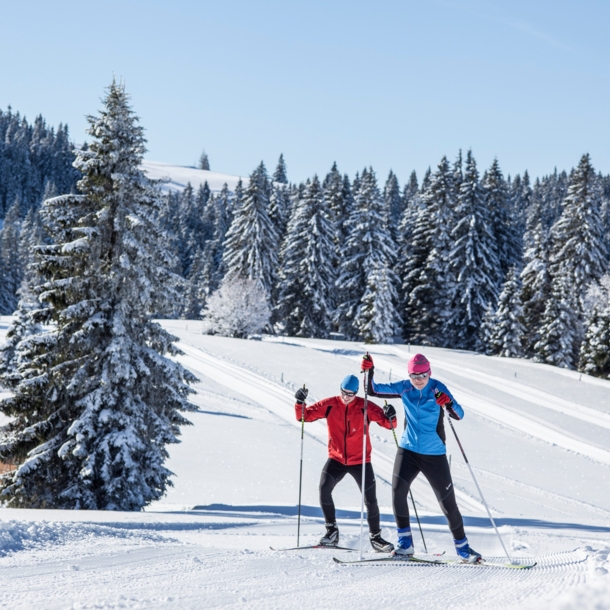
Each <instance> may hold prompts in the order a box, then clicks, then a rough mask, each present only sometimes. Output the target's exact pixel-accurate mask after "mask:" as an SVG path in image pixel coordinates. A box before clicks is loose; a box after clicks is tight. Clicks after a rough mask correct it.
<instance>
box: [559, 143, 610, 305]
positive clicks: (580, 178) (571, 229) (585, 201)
mask: <svg viewBox="0 0 610 610" xmlns="http://www.w3.org/2000/svg"><path fill="white" fill-rule="evenodd" d="M603 234H604V230H603V226H602V220H601V192H600V185H599V179H598V176H597V174H596V173H595V171H594V169H593V166H592V165H591V159H590V157H589V155H588V154H585V155H583V156H582V158H581V160H580V163H579V164H578V167H577V168H576V169H575V170H574V172H573V173H572V177H571V181H570V186H569V187H568V193H567V195H566V197H565V199H564V201H563V210H562V213H561V216H560V218H559V220H557V222H556V223H555V224H554V225H553V227H552V230H551V235H552V239H553V249H552V253H551V275H552V277H553V278H555V277H557V276H560V275H561V276H563V277H564V278H565V279H566V281H567V282H568V284H569V285H571V286H574V287H576V286H578V287H580V288H581V289H583V288H584V289H586V287H587V286H589V284H591V282H595V281H598V280H599V279H600V278H601V276H602V275H603V274H604V272H605V270H606V268H607V265H608V254H607V252H606V249H605V244H604V239H603ZM583 294H584V293H583ZM578 302H579V303H580V306H579V308H578V310H577V313H578V314H579V315H580V314H581V313H582V299H579V300H578Z"/></svg>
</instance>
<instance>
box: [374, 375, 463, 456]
mask: <svg viewBox="0 0 610 610" xmlns="http://www.w3.org/2000/svg"><path fill="white" fill-rule="evenodd" d="M437 389H438V390H440V391H441V392H444V393H445V394H447V395H448V396H449V398H451V400H452V401H453V406H452V407H450V408H449V409H448V413H449V416H450V417H452V418H453V419H462V418H463V417H464V409H462V407H461V406H460V405H459V404H458V403H457V402H456V401H455V398H453V396H452V394H451V392H450V391H449V390H448V389H447V386H446V385H445V384H444V383H441V382H440V381H438V380H436V379H432V378H430V379H429V381H428V383H427V385H426V387H425V388H424V389H423V390H418V389H417V388H415V387H414V386H413V384H412V383H411V382H410V381H409V380H408V379H405V380H403V381H397V382H396V383H375V381H374V380H373V369H371V370H370V372H369V381H368V391H369V394H371V395H372V396H378V397H379V398H386V399H389V398H400V399H401V400H402V404H403V407H404V410H405V431H404V434H403V435H402V437H401V439H400V442H399V443H398V444H399V445H400V446H401V447H402V448H403V449H408V450H409V451H414V452H415V453H422V454H424V455H444V454H445V453H446V452H447V451H446V448H445V439H446V437H445V426H444V419H443V418H444V414H443V411H442V409H441V407H439V406H438V405H437V404H436V400H435V398H434V392H435V391H436V390H437Z"/></svg>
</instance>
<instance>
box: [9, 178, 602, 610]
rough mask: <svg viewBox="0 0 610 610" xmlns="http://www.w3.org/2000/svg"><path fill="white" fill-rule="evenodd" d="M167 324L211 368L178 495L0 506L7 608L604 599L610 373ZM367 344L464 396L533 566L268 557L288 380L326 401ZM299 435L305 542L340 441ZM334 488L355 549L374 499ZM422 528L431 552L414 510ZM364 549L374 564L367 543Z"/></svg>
mask: <svg viewBox="0 0 610 610" xmlns="http://www.w3.org/2000/svg"><path fill="white" fill-rule="evenodd" d="M193 171H197V170H193ZM163 326H164V327H165V328H167V330H169V331H170V332H171V333H172V334H174V335H176V336H177V337H179V341H180V342H179V345H180V347H181V349H182V350H183V351H184V356H182V357H181V358H180V360H181V362H182V363H183V364H184V365H185V366H187V367H188V368H189V369H190V370H192V371H193V373H195V375H197V377H198V378H199V380H200V381H199V383H198V384H197V385H196V390H197V394H196V395H195V396H194V398H193V401H194V402H195V403H196V405H197V406H198V407H199V411H198V412H196V413H193V414H189V416H188V419H190V420H191V422H192V423H193V426H188V427H185V428H184V429H183V436H182V442H181V443H180V444H178V445H172V446H170V447H169V452H170V459H169V460H168V462H167V466H168V468H169V469H170V470H171V471H172V472H173V473H174V474H175V476H174V477H173V481H174V487H173V488H172V489H171V490H170V491H169V492H168V494H167V496H166V497H165V498H164V500H163V501H162V502H159V503H157V504H155V505H153V506H151V507H150V508H149V509H148V510H147V511H146V512H143V513H118V512H115V513H110V512H108V513H101V512H86V511H45V510H36V511H29V510H16V509H2V510H0V520H1V522H0V570H2V573H3V578H2V579H0V596H1V597H2V600H3V602H4V604H5V605H6V607H14V608H17V607H27V608H40V609H43V608H44V609H45V610H46V609H55V608H57V609H59V608H77V607H78V608H119V607H124V608H164V609H165V608H180V609H183V608H203V607H205V608H238V607H239V608H261V609H267V608H271V609H278V610H279V609H280V608H281V609H282V610H284V609H286V608H288V609H290V608H308V609H314V608H333V609H338V610H341V609H343V608H345V609H346V610H347V609H349V610H365V609H367V610H368V608H372V607H396V608H409V610H418V609H420V610H424V609H426V610H428V609H431V608H432V609H434V608H447V607H450V608H477V609H480V608H494V610H499V609H513V608H514V609H516V608H519V609H521V608H526V609H528V608H529V609H534V608H536V610H538V609H540V608H549V609H550V608H553V609H555V608H566V609H567V608H575V607H582V608H608V607H609V606H608V600H609V599H610V575H608V572H609V571H610V493H609V491H608V490H609V483H610V450H609V448H610V398H609V397H610V381H604V380H600V379H594V378H591V377H588V376H586V375H582V376H581V375H580V374H579V373H575V372H574V371H566V370H564V369H558V368H555V367H552V366H548V365H541V364H535V363H533V362H530V361H527V360H519V359H507V358H497V357H486V356H481V355H479V354H475V353H473V352H464V351H455V350H447V349H434V348H420V347H415V346H407V345H366V346H365V345H363V344H360V343H353V342H339V341H337V342H333V341H323V340H315V339H297V338H294V337H284V338H282V337H264V338H263V340H262V341H246V340H239V339H228V338H223V337H210V336H206V335H203V334H201V322H198V321H190V320H188V321H187V320H171V321H163ZM4 329H6V325H4ZM4 332H5V330H4ZM365 349H366V350H368V351H369V352H370V353H371V354H372V355H373V358H374V360H375V369H376V373H375V375H376V377H378V378H379V379H380V380H382V381H386V380H390V379H392V380H396V379H399V378H403V377H404V375H405V371H406V363H407V360H408V358H409V357H410V356H411V355H412V354H413V353H414V352H415V351H420V350H423V351H424V353H425V354H426V355H427V356H428V357H429V358H430V360H431V363H432V375H433V377H435V378H438V379H440V380H442V381H443V382H445V383H446V384H447V385H448V386H449V388H450V389H451V390H452V391H453V393H454V395H455V397H456V399H457V400H458V401H459V402H460V403H461V404H462V406H463V407H464V410H465V413H466V415H465V418H464V420H463V421H460V422H456V429H457V432H458V434H459V436H460V439H461V441H462V443H463V445H464V448H465V451H466V453H467V455H468V458H469V460H470V462H471V465H472V467H473V469H474V471H475V473H476V476H477V478H478V481H479V483H480V485H481V487H482V489H483V492H484V494H485V496H486V499H487V501H488V502H489V504H490V506H491V509H492V512H493V513H494V515H495V517H496V519H497V524H498V526H499V529H500V532H501V534H502V536H503V538H504V541H505V543H506V545H507V547H508V549H509V551H510V553H511V556H513V557H523V558H532V557H535V558H536V560H537V561H538V565H537V566H536V567H535V568H533V569H531V570H529V571H516V570H508V569H495V570H493V571H492V570H490V569H488V568H481V567H472V566H471V567H457V568H456V567H437V566H417V565H414V564H411V565H399V566H383V567H380V566H339V565H337V564H335V563H334V562H333V561H332V557H333V555H336V556H340V557H342V558H345V559H347V558H354V557H357V553H349V552H345V551H327V550H324V551H316V550H301V551H297V552H280V553H278V552H274V551H272V550H270V549H269V547H270V546H272V547H275V548H281V547H287V546H293V545H294V544H295V542H296V504H297V498H298V475H299V457H300V423H299V422H298V421H296V420H295V417H294V406H293V405H294V403H293V395H294V391H295V389H296V388H297V387H301V386H302V385H303V383H306V384H307V387H308V388H309V389H310V397H311V398H312V400H314V399H320V398H323V397H325V396H329V395H334V394H336V393H337V389H338V384H339V382H340V380H341V379H342V378H343V377H344V376H345V375H346V374H348V373H355V374H357V373H358V365H359V360H360V358H361V356H362V354H363V352H364V351H365ZM374 400H375V399H374ZM378 402H379V401H378ZM391 402H393V403H394V404H395V406H396V407H397V408H398V407H399V406H400V405H399V403H398V401H396V400H393V401H391ZM398 410H399V413H400V417H399V419H400V421H399V429H401V428H402V413H401V410H400V408H399V409H398ZM305 432H306V436H305V444H304V465H303V515H304V516H303V520H302V524H301V544H311V543H313V542H315V541H316V540H317V538H318V537H319V535H320V534H321V532H322V531H323V519H322V517H321V512H320V509H319V506H318V481H319V476H320V470H321V468H322V465H323V463H324V462H325V460H326V455H327V451H326V442H327V433H326V426H325V424H324V423H323V422H315V423H310V424H306V427H305ZM371 432H372V434H371V436H372V444H373V458H372V459H373V465H374V468H375V471H376V475H377V490H378V497H379V503H380V508H381V512H382V528H383V535H384V537H386V538H388V539H390V540H392V541H395V540H396V533H395V529H394V518H393V515H392V512H391V485H390V484H391V480H392V464H393V458H394V454H395V446H394V439H393V437H392V434H391V433H390V432H389V431H388V430H385V429H382V428H380V427H379V426H376V425H374V426H373V428H372V430H371ZM447 435H448V440H447V450H448V453H449V454H450V456H451V468H452V473H453V477H454V482H455V486H456V491H457V496H458V503H459V505H460V507H461V509H462V512H463V514H464V518H465V525H466V533H467V535H468V537H469V540H470V542H471V544H472V546H473V547H474V548H475V549H477V550H478V551H480V552H482V553H483V554H484V555H485V556H487V557H498V558H501V557H502V548H501V546H500V544H499V542H498V539H497V537H496V535H495V533H494V531H493V529H492V528H491V526H490V523H489V520H488V518H487V517H486V513H485V510H484V508H483V506H482V505H481V501H480V498H479V495H478V493H477V490H476V488H475V486H474V484H473V482H472V479H471V478H470V474H469V472H468V469H467V467H466V465H465V464H464V461H463V459H462V456H461V454H460V451H459V448H458V447H457V444H456V442H455V439H454V438H453V436H452V434H451V432H450V430H447ZM413 494H414V497H415V501H416V503H417V505H418V510H419V515H420V518H421V520H422V526H423V530H424V534H425V538H426V543H427V546H428V550H429V551H431V552H443V551H446V552H447V556H453V553H454V550H453V543H452V540H451V535H450V533H449V530H448V528H447V525H446V520H445V518H444V517H443V515H442V514H441V513H440V510H439V507H438V503H437V502H436V499H435V497H434V495H433V494H432V492H431V491H430V488H429V486H428V484H427V482H426V480H425V479H424V478H423V477H421V476H420V477H418V478H417V479H416V481H415V484H414V486H413ZM334 496H335V502H336V504H337V508H338V509H339V512H338V524H339V528H340V531H341V543H342V544H344V545H346V546H348V547H351V548H353V549H357V548H358V546H359V532H360V521H359V516H360V495H359V494H358V490H357V487H356V485H355V483H354V482H353V480H351V479H349V478H346V479H345V480H344V481H343V482H342V483H341V484H340V485H339V486H338V487H337V488H336V490H335V494H334ZM412 525H413V527H414V529H415V536H414V537H415V544H416V551H417V552H421V551H422V550H423V548H422V543H421V538H420V535H419V532H418V530H417V529H416V528H417V526H416V522H415V520H413V523H412ZM365 531H366V528H365ZM365 545H366V546H365V549H366V551H367V553H366V554H367V556H368V557H371V556H372V553H370V552H369V550H370V547H368V540H365ZM604 599H605V600H606V601H605V602H604V601H603V600H604Z"/></svg>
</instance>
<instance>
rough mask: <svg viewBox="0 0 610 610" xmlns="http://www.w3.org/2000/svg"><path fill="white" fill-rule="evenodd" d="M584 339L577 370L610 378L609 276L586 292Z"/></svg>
mask: <svg viewBox="0 0 610 610" xmlns="http://www.w3.org/2000/svg"><path fill="white" fill-rule="evenodd" d="M587 300H588V301H591V303H590V304H589V307H587V309H588V315H587V318H586V324H585V328H586V331H585V338H584V341H583V342H582V345H581V346H580V358H579V364H578V370H579V371H582V372H583V373H587V375H593V376H594V377H603V378H605V379H609V378H610V275H604V276H603V277H602V278H601V280H600V282H599V284H595V285H593V286H591V288H590V289H589V290H588V295H587Z"/></svg>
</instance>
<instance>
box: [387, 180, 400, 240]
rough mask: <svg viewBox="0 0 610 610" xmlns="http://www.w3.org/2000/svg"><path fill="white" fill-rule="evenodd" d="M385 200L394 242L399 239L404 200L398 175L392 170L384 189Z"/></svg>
mask: <svg viewBox="0 0 610 610" xmlns="http://www.w3.org/2000/svg"><path fill="white" fill-rule="evenodd" d="M383 198H384V200H385V204H386V207H387V208H388V215H389V219H388V221H389V224H390V230H391V231H392V235H393V237H394V241H397V239H398V225H399V223H400V219H401V217H402V212H403V199H402V196H401V194H400V185H399V184H398V178H397V177H396V174H395V173H394V172H393V171H392V170H390V174H389V175H388V179H387V181H386V183H385V188H384V189H383Z"/></svg>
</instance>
